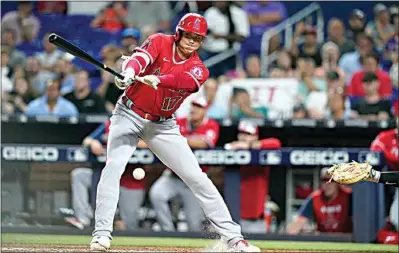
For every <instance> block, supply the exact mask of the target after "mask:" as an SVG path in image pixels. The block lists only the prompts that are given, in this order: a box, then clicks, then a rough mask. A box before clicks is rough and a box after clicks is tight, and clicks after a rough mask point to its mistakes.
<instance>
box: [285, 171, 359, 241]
mask: <svg viewBox="0 0 399 253" xmlns="http://www.w3.org/2000/svg"><path fill="white" fill-rule="evenodd" d="M327 170H328V168H323V169H322V170H321V173H320V179H321V186H320V189H318V190H317V191H314V192H313V193H312V194H311V195H310V196H309V197H308V198H306V200H304V202H303V203H302V206H301V208H300V209H299V211H298V215H299V216H298V217H297V219H296V220H294V222H292V223H291V224H290V225H289V226H288V230H287V232H288V233H289V234H298V233H300V232H301V231H302V230H303V229H304V227H305V225H306V224H307V222H308V221H311V220H312V221H314V222H315V223H316V225H317V231H318V232H324V233H351V232H352V229H353V226H352V204H351V202H352V190H351V189H350V188H347V187H344V186H340V185H338V184H337V183H335V182H329V180H330V176H329V175H328V173H327Z"/></svg>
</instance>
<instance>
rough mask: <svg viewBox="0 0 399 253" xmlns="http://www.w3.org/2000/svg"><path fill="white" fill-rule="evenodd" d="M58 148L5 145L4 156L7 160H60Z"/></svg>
mask: <svg viewBox="0 0 399 253" xmlns="http://www.w3.org/2000/svg"><path fill="white" fill-rule="evenodd" d="M58 156H59V154H58V149H57V148H55V147H37V146H36V147H26V146H25V147H23V146H3V149H2V157H3V159H4V160H7V161H37V162H55V161H58Z"/></svg>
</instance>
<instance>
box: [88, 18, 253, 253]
mask: <svg viewBox="0 0 399 253" xmlns="http://www.w3.org/2000/svg"><path fill="white" fill-rule="evenodd" d="M207 29H208V26H207V22H206V20H205V19H204V17H202V16H201V15H199V14H194V13H189V14H186V15H185V16H183V17H182V19H181V20H180V21H179V23H178V25H177V27H176V33H175V34H174V35H165V34H159V33H158V34H155V35H152V36H150V37H149V38H147V40H146V41H145V42H144V43H143V45H142V46H141V47H137V48H136V49H135V50H134V53H133V54H132V55H131V56H130V57H125V61H124V62H123V64H122V75H123V76H124V77H125V78H124V79H123V80H120V79H118V78H116V80H115V82H116V85H117V86H118V87H119V88H120V89H124V90H125V92H124V94H123V95H122V96H121V98H120V100H119V101H118V103H117V105H116V107H115V110H114V112H113V115H112V117H111V126H110V134H109V139H108V146H107V162H106V165H105V167H104V169H103V171H102V174H101V179H100V182H99V184H98V190H97V202H96V203H97V206H96V212H95V229H94V232H93V240H92V241H91V243H90V248H91V249H92V250H102V251H104V250H107V249H108V248H110V240H111V239H112V236H111V233H112V220H113V217H114V215H115V211H116V205H117V203H118V196H119V179H120V177H121V175H122V173H123V171H124V168H125V166H126V164H127V162H128V160H129V158H130V157H131V156H132V154H133V152H134V151H135V150H136V147H137V143H138V140H139V139H142V140H143V141H144V142H145V143H146V144H147V145H148V147H149V148H150V149H151V151H152V152H153V153H154V154H155V155H156V156H157V157H158V158H159V159H160V160H161V161H162V162H163V163H164V164H165V165H166V166H167V167H169V168H171V169H172V170H173V172H175V173H176V174H177V175H178V176H179V177H180V178H181V179H182V180H183V181H184V182H185V183H186V184H187V186H188V187H189V188H190V189H191V191H192V192H193V194H194V196H195V197H196V198H197V200H198V201H199V203H200V205H201V207H202V209H203V210H204V213H205V216H206V218H208V219H209V220H210V222H211V223H212V224H213V225H214V226H215V228H216V231H217V232H218V233H219V234H220V235H221V239H222V241H223V242H225V243H226V244H227V245H228V247H230V248H231V249H233V250H237V251H243V252H260V249H259V248H258V247H256V246H253V245H250V244H249V243H248V242H246V241H245V240H244V239H243V236H242V234H241V227H240V226H239V225H238V224H237V223H235V222H234V221H233V220H232V218H231V215H230V213H229V210H228V209H227V206H226V204H225V202H224V200H223V198H222V196H221V195H220V193H219V191H218V190H217V189H216V187H215V186H214V185H213V183H212V182H211V180H209V178H208V177H207V175H206V174H205V173H203V172H202V170H201V168H200V167H199V164H198V161H197V159H196V157H195V156H194V154H193V153H192V151H191V148H190V146H189V145H188V143H187V139H186V138H184V137H183V136H182V135H181V134H180V131H179V127H178V125H177V124H176V120H175V119H174V118H173V114H174V112H175V111H176V110H177V109H178V108H179V106H180V105H181V103H182V102H183V101H184V99H185V98H186V97H187V96H189V95H190V94H192V93H195V92H197V91H198V90H199V88H200V87H201V85H202V84H203V83H204V82H205V81H206V79H207V78H208V75H209V71H208V69H207V68H206V67H205V66H204V64H203V63H202V61H201V59H200V58H199V56H198V54H197V52H196V51H197V50H198V49H199V47H200V45H201V43H202V41H203V39H204V38H205V36H206V33H207Z"/></svg>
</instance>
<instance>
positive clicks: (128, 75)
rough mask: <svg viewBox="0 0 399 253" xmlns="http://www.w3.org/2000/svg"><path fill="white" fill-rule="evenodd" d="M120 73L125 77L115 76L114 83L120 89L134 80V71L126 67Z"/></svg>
mask: <svg viewBox="0 0 399 253" xmlns="http://www.w3.org/2000/svg"><path fill="white" fill-rule="evenodd" d="M121 75H123V76H124V77H125V78H124V79H119V78H118V77H115V85H116V86H117V87H118V88H119V89H120V90H125V89H126V88H127V87H129V86H130V85H131V84H132V83H133V82H134V78H135V75H136V73H134V70H133V69H132V68H128V69H126V70H125V71H123V72H122V73H121Z"/></svg>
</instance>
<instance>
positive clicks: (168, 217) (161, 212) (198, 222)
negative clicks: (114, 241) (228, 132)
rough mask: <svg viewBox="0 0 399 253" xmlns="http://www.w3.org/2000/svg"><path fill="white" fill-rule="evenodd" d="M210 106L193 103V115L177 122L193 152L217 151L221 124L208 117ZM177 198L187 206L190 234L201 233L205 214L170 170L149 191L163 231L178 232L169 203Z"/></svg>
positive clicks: (195, 101)
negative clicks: (215, 148) (215, 149)
mask: <svg viewBox="0 0 399 253" xmlns="http://www.w3.org/2000/svg"><path fill="white" fill-rule="evenodd" d="M207 107H208V104H207V101H206V99H205V98H203V97H198V98H196V99H194V100H193V101H192V102H191V109H190V114H189V116H188V117H187V118H180V119H177V124H178V125H179V128H180V132H181V134H182V135H183V136H184V137H186V138H187V142H188V145H189V146H190V147H191V148H193V149H196V148H198V149H204V148H213V147H215V145H216V142H217V140H218V138H219V124H218V123H217V122H216V121H215V120H213V119H210V118H208V117H207V116H206V111H207ZM201 168H202V171H203V172H205V173H206V171H207V170H208V167H205V166H202V167H201ZM176 196H178V197H180V199H181V203H182V204H183V208H184V214H185V217H186V220H187V225H188V229H189V231H201V230H202V221H203V219H204V212H203V211H202V209H201V206H200V205H199V203H198V201H197V200H196V199H195V197H194V195H193V193H192V192H191V191H190V189H189V188H188V187H187V185H186V184H184V182H183V181H182V180H181V179H180V178H179V177H178V176H177V175H176V174H175V173H173V172H172V171H171V170H170V169H167V170H165V171H164V173H163V174H162V176H161V177H160V178H158V180H157V181H156V182H155V183H154V184H153V185H152V187H151V189H150V192H149V197H150V201H151V203H152V206H153V207H154V210H155V212H156V213H157V220H158V223H159V224H160V225H161V227H162V229H163V230H165V231H174V230H175V226H174V224H173V220H172V213H171V210H170V208H169V204H168V202H169V201H170V199H172V198H174V197H176Z"/></svg>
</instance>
